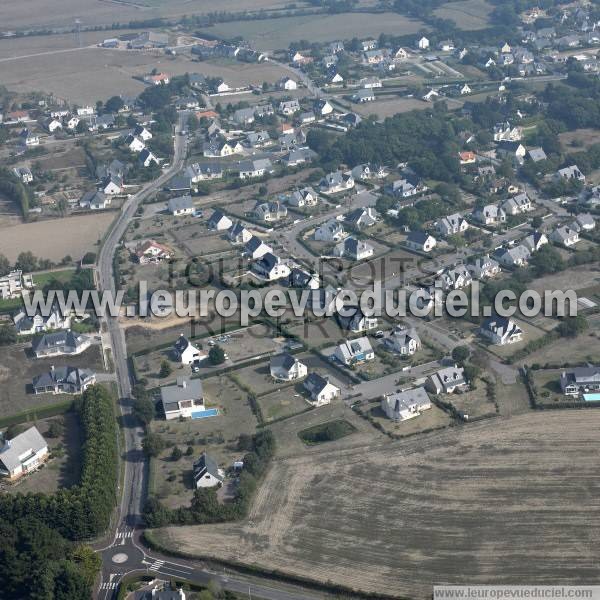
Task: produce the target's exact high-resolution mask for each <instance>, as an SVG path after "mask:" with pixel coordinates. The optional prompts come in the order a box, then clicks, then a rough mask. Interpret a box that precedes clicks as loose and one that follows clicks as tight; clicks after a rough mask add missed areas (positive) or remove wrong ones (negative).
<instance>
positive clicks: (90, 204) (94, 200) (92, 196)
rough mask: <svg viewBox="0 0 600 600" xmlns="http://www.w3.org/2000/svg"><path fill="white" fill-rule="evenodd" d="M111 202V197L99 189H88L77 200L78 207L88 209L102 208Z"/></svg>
mask: <svg viewBox="0 0 600 600" xmlns="http://www.w3.org/2000/svg"><path fill="white" fill-rule="evenodd" d="M110 203H111V197H110V196H107V195H106V194H105V193H104V192H103V191H101V190H90V191H89V192H86V193H85V194H83V196H82V197H81V199H80V200H79V207H80V208H86V209H89V210H104V209H105V208H108V206H109V205H110Z"/></svg>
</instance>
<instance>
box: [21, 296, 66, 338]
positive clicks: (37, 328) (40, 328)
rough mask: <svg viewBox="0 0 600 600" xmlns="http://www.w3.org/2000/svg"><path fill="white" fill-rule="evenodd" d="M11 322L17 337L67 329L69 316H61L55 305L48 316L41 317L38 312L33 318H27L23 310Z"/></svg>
mask: <svg viewBox="0 0 600 600" xmlns="http://www.w3.org/2000/svg"><path fill="white" fill-rule="evenodd" d="M13 322H14V325H15V329H16V330H17V334H18V335H33V334H34V333H42V332H44V331H52V330H54V329H69V328H70V327H71V316H70V315H63V314H62V312H61V311H60V308H59V306H58V304H55V305H54V306H53V307H52V309H51V311H50V314H49V315H43V316H42V315H41V314H40V313H39V312H38V313H36V314H35V315H34V316H33V317H29V316H27V313H26V312H25V311H24V310H21V311H19V312H18V313H17V314H16V315H15V316H14V317H13Z"/></svg>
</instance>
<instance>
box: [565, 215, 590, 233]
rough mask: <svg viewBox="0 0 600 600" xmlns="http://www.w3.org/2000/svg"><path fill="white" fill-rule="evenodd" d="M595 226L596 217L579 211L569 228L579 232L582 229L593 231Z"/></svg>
mask: <svg viewBox="0 0 600 600" xmlns="http://www.w3.org/2000/svg"><path fill="white" fill-rule="evenodd" d="M595 228H596V219H595V218H594V215H592V214H590V213H580V214H578V215H577V217H575V220H574V221H573V222H572V223H571V229H574V230H575V231H577V233H581V232H582V231H593V230H594V229H595Z"/></svg>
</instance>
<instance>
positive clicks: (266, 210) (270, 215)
mask: <svg viewBox="0 0 600 600" xmlns="http://www.w3.org/2000/svg"><path fill="white" fill-rule="evenodd" d="M253 212H254V215H255V217H256V218H257V219H259V220H261V221H265V222H267V223H270V222H273V221H279V220H281V219H285V217H287V213H288V211H287V208H286V207H285V206H284V205H283V204H280V203H279V201H277V200H275V201H273V202H261V201H260V200H259V201H258V202H257V204H256V206H255V207H254V211H253Z"/></svg>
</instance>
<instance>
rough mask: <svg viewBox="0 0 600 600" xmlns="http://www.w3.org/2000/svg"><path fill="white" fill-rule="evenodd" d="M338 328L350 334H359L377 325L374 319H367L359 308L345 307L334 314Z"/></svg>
mask: <svg viewBox="0 0 600 600" xmlns="http://www.w3.org/2000/svg"><path fill="white" fill-rule="evenodd" d="M336 318H337V321H338V323H339V325H340V327H341V328H342V329H344V330H346V331H351V332H352V333H361V332H363V331H369V330H371V329H375V327H377V324H378V322H379V321H378V320H377V318H376V317H367V316H366V315H365V314H364V313H363V311H362V310H361V308H360V307H359V306H352V305H349V304H348V305H345V306H343V307H342V308H341V310H338V311H337V313H336Z"/></svg>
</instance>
